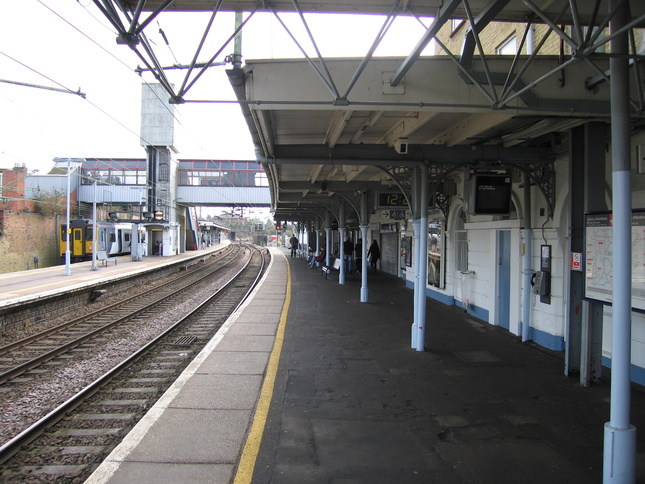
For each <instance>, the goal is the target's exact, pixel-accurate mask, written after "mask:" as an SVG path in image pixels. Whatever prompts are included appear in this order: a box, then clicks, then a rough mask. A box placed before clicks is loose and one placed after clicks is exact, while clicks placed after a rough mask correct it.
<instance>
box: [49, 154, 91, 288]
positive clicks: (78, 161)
mask: <svg viewBox="0 0 645 484" xmlns="http://www.w3.org/2000/svg"><path fill="white" fill-rule="evenodd" d="M63 162H67V230H66V231H65V275H66V276H71V275H72V269H71V259H72V254H71V252H70V250H69V233H70V232H71V230H70V227H69V197H70V178H71V173H70V171H71V169H72V167H73V168H78V167H79V166H81V165H82V164H83V163H84V162H85V158H54V163H63Z"/></svg>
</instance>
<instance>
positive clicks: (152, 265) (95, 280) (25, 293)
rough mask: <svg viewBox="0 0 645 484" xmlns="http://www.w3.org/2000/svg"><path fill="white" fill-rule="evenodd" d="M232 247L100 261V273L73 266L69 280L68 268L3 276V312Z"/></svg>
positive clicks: (87, 266) (89, 264) (0, 280)
mask: <svg viewBox="0 0 645 484" xmlns="http://www.w3.org/2000/svg"><path fill="white" fill-rule="evenodd" d="M229 244H230V242H229V241H226V242H224V243H222V244H217V245H214V246H212V247H209V248H208V249H203V250H197V251H187V252H183V253H181V254H177V255H174V256H170V257H161V256H156V255H153V256H144V257H143V258H142V259H141V260H133V259H132V257H131V256H130V255H123V256H119V257H115V258H114V259H115V261H114V262H109V263H107V264H101V263H100V262H99V261H97V267H98V269H97V270H92V262H91V261H88V262H79V263H75V264H71V265H70V275H69V276H68V275H66V273H65V265H58V266H52V267H44V268H41V269H32V270H28V271H20V272H9V273H5V274H0V309H1V308H2V307H4V306H8V305H11V304H16V303H21V302H26V301H29V300H32V299H34V298H43V297H46V296H52V295H56V294H59V293H63V292H68V291H69V290H70V289H72V288H78V287H83V286H92V285H97V284H100V283H101V282H104V281H106V280H113V279H115V278H118V277H120V276H122V275H132V274H134V273H136V272H145V271H148V270H152V269H158V268H159V267H160V266H162V265H166V264H168V265H170V264H175V263H177V262H178V261H182V260H188V259H192V258H197V257H202V256H203V255H204V254H207V253H210V252H214V251H216V250H218V249H221V248H223V247H225V246H227V245H229Z"/></svg>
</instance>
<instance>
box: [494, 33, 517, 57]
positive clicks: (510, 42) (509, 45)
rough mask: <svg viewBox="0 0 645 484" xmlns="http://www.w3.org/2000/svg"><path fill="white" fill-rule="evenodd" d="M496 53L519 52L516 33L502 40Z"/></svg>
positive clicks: (511, 53)
mask: <svg viewBox="0 0 645 484" xmlns="http://www.w3.org/2000/svg"><path fill="white" fill-rule="evenodd" d="M495 53H496V54H498V55H515V54H516V53H517V37H516V36H515V34H513V35H511V36H510V37H509V38H508V39H506V40H505V41H504V42H502V43H501V44H500V45H499V46H498V47H497V49H495Z"/></svg>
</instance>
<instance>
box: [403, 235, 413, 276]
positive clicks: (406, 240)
mask: <svg viewBox="0 0 645 484" xmlns="http://www.w3.org/2000/svg"><path fill="white" fill-rule="evenodd" d="M406 267H412V237H409V236H407V235H404V236H403V237H401V269H403V270H405V268H406Z"/></svg>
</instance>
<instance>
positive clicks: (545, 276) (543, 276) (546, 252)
mask: <svg viewBox="0 0 645 484" xmlns="http://www.w3.org/2000/svg"><path fill="white" fill-rule="evenodd" d="M531 286H533V288H532V290H533V294H536V295H538V296H540V302H542V303H546V304H550V303H551V246H550V245H542V246H540V270H539V271H537V272H535V273H534V274H533V276H531Z"/></svg>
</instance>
